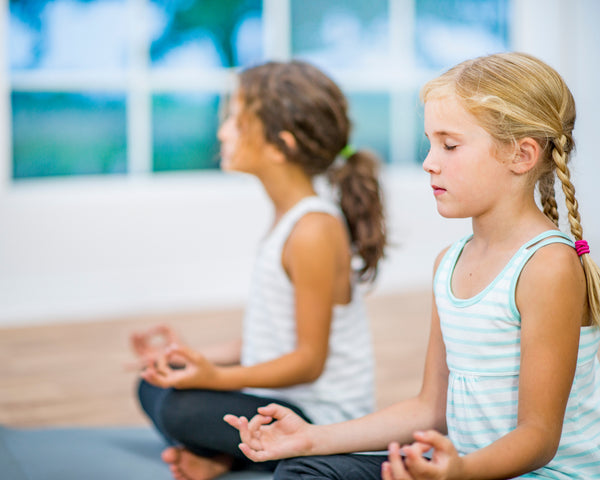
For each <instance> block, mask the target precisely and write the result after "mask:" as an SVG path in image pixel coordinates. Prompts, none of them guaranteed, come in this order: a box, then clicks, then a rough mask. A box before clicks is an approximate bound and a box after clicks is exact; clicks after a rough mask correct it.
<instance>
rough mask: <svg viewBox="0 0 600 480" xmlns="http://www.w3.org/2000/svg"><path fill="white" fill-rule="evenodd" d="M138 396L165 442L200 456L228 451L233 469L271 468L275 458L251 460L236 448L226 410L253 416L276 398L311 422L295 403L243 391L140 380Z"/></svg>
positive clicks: (233, 432)
mask: <svg viewBox="0 0 600 480" xmlns="http://www.w3.org/2000/svg"><path fill="white" fill-rule="evenodd" d="M138 398H139V401H140V404H141V406H142V408H143V409H144V412H146V415H148V417H149V418H150V419H151V420H152V422H153V423H154V426H155V427H156V429H157V430H158V431H159V432H160V433H161V434H162V436H163V437H164V438H165V440H166V441H167V443H169V444H170V445H181V446H183V447H185V448H186V449H188V450H189V451H190V452H192V453H194V454H196V455H198V456H201V457H213V456H215V455H218V454H223V453H225V454H227V455H231V456H232V457H234V459H235V463H234V467H235V468H236V469H238V468H246V467H248V466H250V465H255V466H256V467H257V468H258V469H261V470H274V469H275V466H276V464H277V462H265V463H263V464H254V463H253V462H252V461H251V460H249V459H248V458H246V457H245V456H244V454H243V453H242V452H241V450H240V449H239V448H238V445H239V443H240V436H239V434H238V431H237V430H236V429H235V428H233V427H231V426H230V425H228V424H227V423H225V421H224V420H223V416H224V415H225V414H227V413H231V414H233V415H237V416H242V415H243V416H245V417H247V418H252V417H253V416H254V415H255V414H256V409H257V408H258V407H261V406H264V405H267V404H269V403H271V402H276V403H279V404H280V405H284V406H286V407H288V408H290V409H292V410H294V411H295V412H296V413H298V414H299V415H300V416H301V417H302V418H304V419H305V420H307V421H309V422H310V419H308V418H307V417H306V415H304V413H303V412H302V411H301V410H300V409H299V408H298V407H297V406H295V405H291V404H289V403H286V402H282V401H281V400H276V399H273V398H265V397H257V396H254V395H247V394H245V393H242V392H220V391H213V390H200V389H198V390H196V389H191V390H175V389H173V388H160V387H155V386H154V385H151V384H149V383H147V382H146V381H144V380H142V381H140V384H139V388H138Z"/></svg>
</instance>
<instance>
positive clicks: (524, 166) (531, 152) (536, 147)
mask: <svg viewBox="0 0 600 480" xmlns="http://www.w3.org/2000/svg"><path fill="white" fill-rule="evenodd" d="M541 154H542V147H541V146H540V144H539V143H538V142H536V141H535V140H534V139H533V138H530V137H526V138H522V139H521V140H518V141H517V146H516V148H515V156H514V158H513V159H512V161H511V165H510V167H511V170H512V171H513V172H514V173H516V174H517V175H522V174H524V173H527V172H529V171H531V170H532V169H533V168H534V167H535V166H536V165H537V162H538V160H539V158H540V155H541Z"/></svg>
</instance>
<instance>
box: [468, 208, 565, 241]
mask: <svg viewBox="0 0 600 480" xmlns="http://www.w3.org/2000/svg"><path fill="white" fill-rule="evenodd" d="M504 212H508V213H504ZM472 226H473V241H474V242H475V243H478V244H480V245H482V246H489V247H492V246H493V247H494V248H498V247H501V246H506V247H507V248H509V249H510V248H514V247H518V246H520V245H522V244H523V243H525V242H526V241H527V240H530V239H531V238H533V237H535V236H536V235H539V234H540V233H542V232H544V231H546V230H550V229H552V228H556V227H555V225H554V224H553V223H552V222H551V221H550V220H549V219H548V218H547V217H546V216H545V215H544V214H543V212H542V211H541V210H540V209H539V208H538V206H537V205H536V203H535V200H534V199H533V196H531V199H530V200H528V201H526V202H520V203H519V204H518V205H515V208H509V209H502V211H501V212H487V213H486V214H484V215H481V216H479V217H473V219H472Z"/></svg>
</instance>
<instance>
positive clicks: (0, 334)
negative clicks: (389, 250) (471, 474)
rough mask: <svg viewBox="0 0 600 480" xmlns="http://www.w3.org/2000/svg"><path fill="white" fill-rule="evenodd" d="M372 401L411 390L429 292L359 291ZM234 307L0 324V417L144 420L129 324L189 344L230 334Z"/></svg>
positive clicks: (235, 323) (50, 421)
mask: <svg viewBox="0 0 600 480" xmlns="http://www.w3.org/2000/svg"><path fill="white" fill-rule="evenodd" d="M367 306H368V309H369V312H370V314H371V321H372V327H373V336H374V343H375V352H376V361H377V370H376V384H377V402H378V406H379V407H383V406H386V405H389V404H390V403H393V402H394V401H396V400H400V399H402V398H406V397H408V396H411V395H414V394H415V393H417V392H418V390H419V387H420V384H421V375H422V371H423V362H424V355H425V348H426V344H427V335H428V330H429V314H430V294H429V292H427V293H426V292H417V293H414V294H399V295H392V296H376V297H372V298H368V299H367ZM241 317H242V312H241V311H240V310H231V311H216V312H202V313H189V314H176V315H171V316H166V315H160V316H153V317H148V316H146V317H136V318H123V319H107V320H104V321H94V322H90V321H86V322H83V323H65V324H53V325H45V326H33V327H31V326H30V327H23V328H9V329H0V365H1V368H0V424H3V425H8V426H42V425H44V426H46V425H135V424H143V423H146V420H145V418H144V417H143V415H142V414H141V413H140V411H139V410H138V406H137V404H136V402H135V397H134V385H135V383H136V374H135V373H134V372H132V371H128V370H126V369H125V368H124V365H125V364H126V363H127V362H128V361H131V360H132V359H133V356H132V355H131V353H130V351H129V346H128V335H129V333H130V332H131V331H133V330H135V329H139V328H146V327H147V326H150V325H152V324H154V323H158V322H165V323H168V324H170V325H172V326H174V327H175V328H176V329H177V330H178V331H179V332H181V334H182V335H183V336H184V337H185V338H186V341H187V342H188V343H189V344H190V345H192V346H198V347H201V346H202V345H206V344H208V343H210V342H213V341H219V340H225V339H228V338H232V337H234V336H236V335H237V334H238V332H239V329H240V325H241Z"/></svg>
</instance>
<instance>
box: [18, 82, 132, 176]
mask: <svg viewBox="0 0 600 480" xmlns="http://www.w3.org/2000/svg"><path fill="white" fill-rule="evenodd" d="M12 122H13V123H12V124H13V177H14V178H26V177H45V176H51V175H77V174H98V173H123V172H125V171H126V168H127V167H126V165H127V154H126V140H125V130H126V129H125V97H124V95H119V96H114V95H110V96H109V95H100V94H98V95H94V94H86V95H80V94H68V93H20V92H13V94H12Z"/></svg>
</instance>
